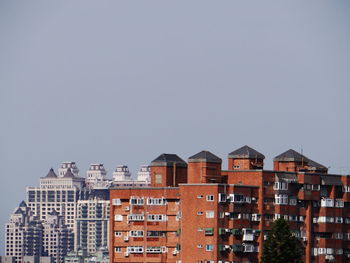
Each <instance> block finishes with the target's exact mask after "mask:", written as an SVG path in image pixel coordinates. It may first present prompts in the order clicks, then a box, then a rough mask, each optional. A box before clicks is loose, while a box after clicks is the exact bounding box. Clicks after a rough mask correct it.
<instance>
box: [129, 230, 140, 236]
mask: <svg viewBox="0 0 350 263" xmlns="http://www.w3.org/2000/svg"><path fill="white" fill-rule="evenodd" d="M129 236H130V237H143V236H144V232H143V230H130V231H129Z"/></svg>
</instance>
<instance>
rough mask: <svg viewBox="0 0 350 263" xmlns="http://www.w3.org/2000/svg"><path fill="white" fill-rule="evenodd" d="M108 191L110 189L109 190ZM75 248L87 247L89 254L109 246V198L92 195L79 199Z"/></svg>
mask: <svg viewBox="0 0 350 263" xmlns="http://www.w3.org/2000/svg"><path fill="white" fill-rule="evenodd" d="M107 191H108V190H107ZM75 226H76V229H75V233H76V235H75V248H76V249H78V248H82V249H86V250H87V252H88V253H89V254H91V253H96V252H97V250H98V249H99V248H101V247H107V246H108V237H109V232H108V226H109V200H104V199H102V198H101V197H100V196H97V195H96V196H91V197H90V199H89V200H79V201H78V205H77V217H76V225H75Z"/></svg>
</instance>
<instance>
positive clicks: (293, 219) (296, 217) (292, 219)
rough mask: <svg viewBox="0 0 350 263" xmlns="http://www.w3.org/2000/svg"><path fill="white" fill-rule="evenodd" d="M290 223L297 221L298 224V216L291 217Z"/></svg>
mask: <svg viewBox="0 0 350 263" xmlns="http://www.w3.org/2000/svg"><path fill="white" fill-rule="evenodd" d="M289 221H295V222H297V221H298V216H295V215H291V216H289Z"/></svg>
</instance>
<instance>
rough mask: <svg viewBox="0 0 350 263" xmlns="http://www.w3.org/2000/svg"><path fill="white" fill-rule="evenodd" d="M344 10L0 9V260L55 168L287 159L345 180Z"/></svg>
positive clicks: (329, 4) (268, 4) (79, 4)
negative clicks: (290, 154)
mask: <svg viewBox="0 0 350 263" xmlns="http://www.w3.org/2000/svg"><path fill="white" fill-rule="evenodd" d="M349 11H350V2H349V1H345V0H344V1H336V0H335V1H323V0H317V1H301V0H300V1H298V0H297V1H277V0H276V1H270V0H265V1H231V0H230V1H225V0H223V1H207V0H198V1H194V0H190V1H181V0H179V1H153V0H149V1H116V0H115V1H107V0H106V1H89V0H84V1H82V0H81V1H80V0H77V1H34V0H33V1H24V0H23V1H17V0H15V1H12V0H0V123H1V124H0V160H1V162H0V164H1V170H2V171H1V184H0V198H1V200H2V202H1V214H0V236H1V239H0V246H1V249H0V254H2V255H3V254H4V252H3V251H4V249H3V248H4V242H3V237H4V224H5V223H6V222H7V221H8V219H9V216H10V213H11V212H12V211H13V210H14V209H15V207H16V206H17V205H18V204H19V202H20V201H21V200H23V199H25V189H26V187H27V186H37V185H38V184H39V178H40V177H41V176H45V175H46V174H47V172H48V171H49V169H50V168H51V167H53V168H54V169H55V170H56V171H57V168H58V167H59V164H60V163H61V162H63V161H75V162H76V163H77V166H78V168H79V169H80V175H81V176H85V174H86V170H87V169H88V167H89V164H90V163H95V162H98V163H103V164H104V165H105V167H106V169H107V171H108V176H109V177H111V174H112V172H113V170H114V169H115V167H116V165H119V164H127V165H128V166H129V168H130V170H131V172H132V173H133V175H134V176H135V175H136V173H137V170H138V169H139V167H140V165H142V164H148V163H150V162H151V161H152V160H153V159H155V158H156V157H157V156H158V155H160V154H161V153H176V154H178V155H179V156H180V157H181V158H183V159H184V160H187V158H188V157H189V156H191V155H193V154H195V153H197V152H199V151H201V150H209V151H211V152H212V153H214V154H216V155H218V156H219V157H220V158H222V159H223V168H226V167H227V154H228V153H229V152H231V151H233V150H235V149H237V148H239V147H241V146H243V145H246V144H247V145H249V146H251V147H253V148H254V149H256V150H258V151H259V152H261V153H263V154H264V155H265V156H266V159H265V168H266V169H271V168H272V161H273V158H274V157H275V156H277V155H278V154H280V153H282V152H284V151H286V150H288V149H290V148H292V149H295V150H297V151H303V154H304V155H306V156H307V157H309V158H311V159H313V160H315V161H317V162H319V163H321V164H323V165H325V166H327V167H330V170H329V171H330V172H331V173H337V174H338V173H341V174H350V147H349V146H350V136H349V135H350V103H349V100H350V84H349V83H350V52H349V47H350V26H349V22H350V16H349V15H348V14H349Z"/></svg>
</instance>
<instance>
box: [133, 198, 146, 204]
mask: <svg viewBox="0 0 350 263" xmlns="http://www.w3.org/2000/svg"><path fill="white" fill-rule="evenodd" d="M130 204H131V205H143V204H144V198H141V197H131V198H130Z"/></svg>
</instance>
